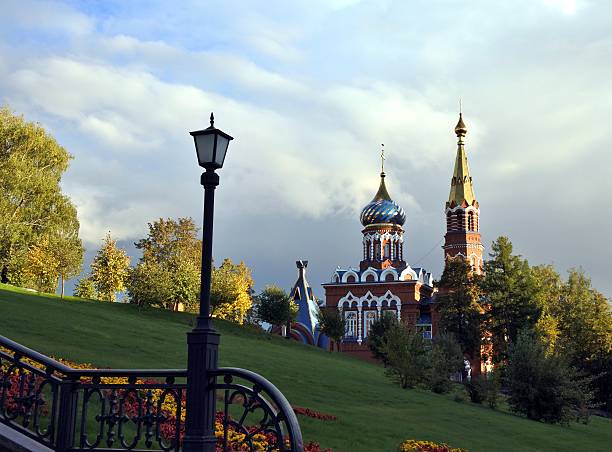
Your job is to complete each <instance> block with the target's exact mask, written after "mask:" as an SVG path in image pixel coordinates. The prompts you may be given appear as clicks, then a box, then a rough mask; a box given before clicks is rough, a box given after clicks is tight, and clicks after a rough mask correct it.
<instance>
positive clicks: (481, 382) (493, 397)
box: [465, 373, 500, 408]
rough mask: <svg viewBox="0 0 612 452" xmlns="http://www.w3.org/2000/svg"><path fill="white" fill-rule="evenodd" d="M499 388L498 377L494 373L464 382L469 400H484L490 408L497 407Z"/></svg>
mask: <svg viewBox="0 0 612 452" xmlns="http://www.w3.org/2000/svg"><path fill="white" fill-rule="evenodd" d="M499 388H500V384H499V378H498V375H497V374H495V373H489V374H486V375H481V376H478V377H474V378H472V379H471V380H470V381H468V382H466V383H465V389H466V390H467V392H468V395H469V396H470V400H471V401H472V402H474V403H484V402H486V403H487V404H488V405H489V407H490V408H497V403H498V399H499Z"/></svg>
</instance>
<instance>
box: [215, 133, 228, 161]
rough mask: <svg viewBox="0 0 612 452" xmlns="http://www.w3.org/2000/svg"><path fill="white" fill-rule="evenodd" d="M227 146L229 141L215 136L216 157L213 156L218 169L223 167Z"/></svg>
mask: <svg viewBox="0 0 612 452" xmlns="http://www.w3.org/2000/svg"><path fill="white" fill-rule="evenodd" d="M228 146H229V140H228V139H227V138H225V137H224V136H221V135H219V136H217V155H216V156H215V163H216V164H217V165H219V167H221V166H223V161H224V160H225V153H226V152H227V147H228Z"/></svg>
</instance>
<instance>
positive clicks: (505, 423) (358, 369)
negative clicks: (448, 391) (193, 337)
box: [0, 285, 612, 452]
mask: <svg viewBox="0 0 612 452" xmlns="http://www.w3.org/2000/svg"><path fill="white" fill-rule="evenodd" d="M193 319H194V316H193V315H191V314H185V313H174V312H166V311H160V310H152V309H147V310H138V309H137V308H136V307H134V306H130V305H123V304H112V303H103V302H92V301H82V300H78V299H75V298H72V297H67V298H66V301H61V300H60V299H59V298H58V297H56V296H52V295H41V296H37V295H33V294H32V293H29V292H26V291H24V290H21V289H16V288H13V287H11V286H5V285H0V334H1V335H3V336H6V337H8V338H10V339H13V340H15V341H17V342H20V343H22V344H24V345H26V346H28V347H30V348H33V349H34V350H37V351H40V352H42V353H44V354H48V355H55V356H58V357H63V358H66V359H70V360H72V361H77V362H87V363H91V364H94V365H96V366H99V367H115V368H181V367H185V365H186V358H187V347H186V336H185V333H186V332H187V331H189V330H190V328H191V324H192V322H193ZM215 325H216V328H217V329H218V330H219V331H220V332H221V334H222V336H221V351H220V360H221V365H222V366H235V367H243V368H246V369H250V370H253V371H255V372H258V373H260V374H261V375H263V376H264V377H266V378H268V379H269V380H270V381H272V382H273V383H274V384H275V385H276V386H277V387H278V388H279V389H280V390H281V391H282V392H283V393H284V394H285V396H286V397H287V398H288V399H289V401H290V402H291V403H292V404H293V405H298V406H303V407H308V408H311V409H314V410H317V411H321V412H324V413H329V414H333V415H336V416H337V417H338V420H336V421H327V422H324V421H320V420H315V419H311V418H305V417H301V416H300V417H299V418H298V419H299V421H300V425H301V427H302V431H303V434H304V439H305V441H318V442H320V443H321V445H322V446H325V447H332V448H333V449H334V451H343V452H359V451H364V452H366V451H367V452H373V451H394V450H397V446H398V444H399V443H400V442H401V441H402V440H404V439H407V438H415V439H429V440H433V441H439V442H446V443H448V444H450V445H452V446H454V447H464V448H467V449H469V450H470V451H471V452H475V451H522V452H526V451H610V450H612V421H611V420H608V419H603V418H599V417H593V418H592V420H591V422H590V423H589V424H588V425H582V424H572V425H571V426H570V427H563V426H558V425H547V424H542V423H538V422H534V421H529V420H527V419H523V418H520V417H517V416H514V415H512V414H509V413H507V412H502V411H494V410H491V409H489V408H487V407H484V406H480V405H475V404H472V403H469V402H463V403H459V402H455V401H454V400H452V397H451V396H449V395H436V394H432V393H429V392H426V391H420V390H402V389H400V388H399V387H397V386H395V385H393V384H392V383H390V382H389V381H388V380H387V378H386V377H385V375H384V371H383V369H382V368H381V367H379V366H376V365H373V364H369V363H365V362H361V361H358V360H356V359H353V358H350V357H347V356H343V355H339V354H330V353H328V352H324V351H321V350H318V349H316V348H314V347H308V346H304V345H301V344H298V343H295V342H292V341H287V340H286V339H282V338H280V337H272V336H270V335H268V334H266V333H260V332H257V331H252V330H250V329H247V328H242V327H239V326H237V325H233V324H230V323H228V322H223V321H217V322H216V323H215Z"/></svg>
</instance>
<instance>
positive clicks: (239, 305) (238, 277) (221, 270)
mask: <svg viewBox="0 0 612 452" xmlns="http://www.w3.org/2000/svg"><path fill="white" fill-rule="evenodd" d="M252 287H253V277H252V276H251V269H250V268H249V267H247V266H246V265H245V264H244V262H240V263H239V264H234V263H233V262H232V261H231V259H225V260H224V261H223V263H222V264H221V265H220V266H219V267H217V268H213V270H212V287H211V291H210V306H211V310H212V315H213V316H214V317H217V318H219V319H225V320H231V321H233V322H236V323H239V324H241V325H242V324H243V323H244V321H245V319H246V316H247V313H248V312H249V310H250V309H251V306H252V305H253V299H252V298H251V293H252Z"/></svg>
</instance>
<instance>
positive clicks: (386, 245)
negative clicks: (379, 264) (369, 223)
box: [385, 242, 391, 258]
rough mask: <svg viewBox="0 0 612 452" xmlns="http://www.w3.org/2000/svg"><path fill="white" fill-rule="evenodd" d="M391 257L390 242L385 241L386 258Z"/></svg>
mask: <svg viewBox="0 0 612 452" xmlns="http://www.w3.org/2000/svg"><path fill="white" fill-rule="evenodd" d="M389 257H391V247H390V246H389V242H387V243H385V258H389Z"/></svg>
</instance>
